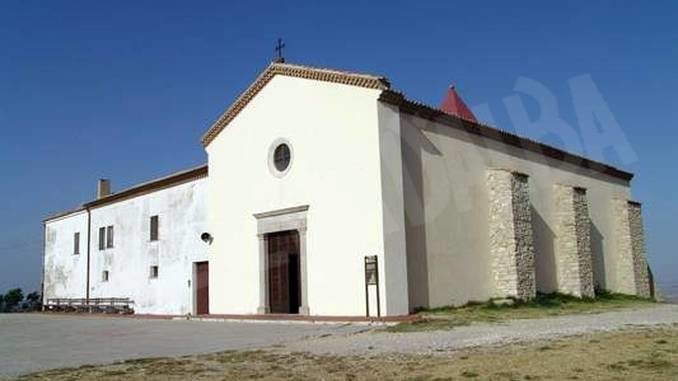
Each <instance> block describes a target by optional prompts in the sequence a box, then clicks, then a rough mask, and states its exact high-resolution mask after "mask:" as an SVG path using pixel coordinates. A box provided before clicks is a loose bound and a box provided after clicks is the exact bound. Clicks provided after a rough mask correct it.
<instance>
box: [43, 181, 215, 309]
mask: <svg viewBox="0 0 678 381" xmlns="http://www.w3.org/2000/svg"><path fill="white" fill-rule="evenodd" d="M205 211H206V204H205V179H198V180H193V181H191V182H187V183H184V184H180V185H176V186H172V187H170V188H166V189H162V190H158V191H154V192H151V193H147V194H144V195H141V196H138V197H134V198H130V199H127V200H123V201H119V202H115V203H112V204H107V205H103V206H100V207H96V208H94V209H92V210H91V234H92V238H91V241H90V298H109V297H127V298H130V299H132V300H133V301H134V303H135V304H134V310H135V312H136V313H141V314H172V315H177V314H182V315H183V314H187V313H194V288H193V284H194V282H195V281H194V279H193V264H194V262H198V261H204V260H207V245H206V244H205V243H204V242H203V241H201V240H200V234H201V233H202V232H204V231H205V230H206V226H205V222H206V221H205V219H206V218H205ZM156 215H157V216H158V220H159V224H158V226H159V228H158V233H159V237H158V240H157V241H151V240H150V218H151V216H156ZM108 226H113V247H112V248H108V247H106V248H104V249H103V250H100V249H99V228H101V227H103V228H106V227H108ZM76 230H78V231H80V232H81V234H80V235H81V242H80V254H79V255H73V233H74V232H75V231H76ZM46 238H47V240H46V242H48V244H46V250H45V297H46V298H74V297H77V298H84V297H85V296H86V277H87V267H86V266H87V264H86V262H87V213H86V212H84V211H83V212H81V213H78V214H75V215H69V216H66V217H64V218H63V219H61V220H56V221H54V222H48V223H47V226H46ZM151 266H158V276H157V277H152V276H151ZM104 271H107V272H108V280H107V281H106V280H104V278H103V272H104Z"/></svg>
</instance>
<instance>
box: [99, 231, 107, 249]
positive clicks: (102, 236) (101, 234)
mask: <svg viewBox="0 0 678 381" xmlns="http://www.w3.org/2000/svg"><path fill="white" fill-rule="evenodd" d="M105 248H106V228H104V227H101V228H99V250H103V249H105Z"/></svg>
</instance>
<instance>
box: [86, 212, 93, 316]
mask: <svg viewBox="0 0 678 381" xmlns="http://www.w3.org/2000/svg"><path fill="white" fill-rule="evenodd" d="M85 210H87V290H86V291H85V298H86V300H87V305H88V306H89V252H90V250H91V249H90V246H91V236H92V213H91V211H90V210H89V207H85Z"/></svg>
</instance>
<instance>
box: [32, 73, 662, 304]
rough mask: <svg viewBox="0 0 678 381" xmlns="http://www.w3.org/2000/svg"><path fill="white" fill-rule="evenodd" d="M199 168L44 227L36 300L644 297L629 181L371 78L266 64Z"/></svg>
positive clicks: (647, 283) (217, 127) (104, 191)
mask: <svg viewBox="0 0 678 381" xmlns="http://www.w3.org/2000/svg"><path fill="white" fill-rule="evenodd" d="M202 144H203V146H204V148H205V151H206V152H207V164H205V165H203V166H200V167H197V168H192V169H188V170H184V171H181V172H177V173H174V174H171V175H169V176H166V177H163V178H159V179H156V180H152V181H149V182H147V183H143V184H139V185H137V186H134V187H131V188H128V189H125V190H121V191H118V192H112V191H111V184H110V182H108V180H100V182H99V185H98V189H97V197H96V198H95V199H93V200H91V201H88V202H86V203H85V204H83V205H82V206H81V207H78V208H76V209H74V210H70V211H67V212H64V213H60V214H57V215H53V216H51V217H49V218H47V219H46V220H45V221H44V225H45V251H44V269H43V291H44V293H43V295H44V298H45V300H48V299H53V298H73V299H75V298H80V299H91V298H129V299H130V300H131V301H133V303H134V311H135V313H140V314H164V315H186V314H191V315H203V314H216V315H256V314H300V315H312V316H339V317H341V316H346V317H348V316H401V315H406V314H409V313H411V312H413V311H415V310H416V309H419V308H433V307H440V306H448V305H456V306H458V305H463V304H465V303H467V302H469V301H483V300H488V299H490V298H495V297H500V298H505V297H512V298H516V299H523V300H529V299H531V298H534V297H535V296H536V294H537V293H551V292H561V293H566V294H571V295H574V296H577V297H594V296H595V293H596V291H598V290H608V291H611V292H618V293H624V294H630V295H638V296H643V297H648V296H650V295H651V292H652V291H651V289H652V287H651V280H650V274H649V268H648V265H647V261H646V256H645V243H644V232H643V223H642V218H641V206H640V204H639V203H637V202H635V201H632V199H631V191H630V186H631V179H632V177H633V175H632V174H631V173H628V172H625V171H623V170H620V169H617V168H614V167H612V166H610V165H607V164H604V163H600V162H597V161H593V160H589V159H587V158H585V157H581V156H579V155H575V154H572V153H568V152H565V151H563V150H561V149H558V148H555V147H552V146H548V145H546V144H542V143H539V142H536V141H533V140H530V139H527V138H523V137H520V136H517V135H515V134H512V133H509V132H505V131H502V130H499V129H496V128H494V127H490V126H487V125H484V124H481V123H479V122H478V121H476V118H475V117H474V116H473V113H472V112H471V111H470V110H469V108H468V107H467V106H466V105H465V104H464V102H463V101H462V100H461V98H460V97H459V95H458V94H457V93H456V91H455V90H454V89H453V88H450V90H449V93H448V94H447V98H446V99H445V101H444V102H443V104H442V105H441V107H431V106H427V105H425V104H421V103H418V102H415V101H412V100H410V99H408V98H407V97H406V96H405V95H404V94H402V93H400V92H398V91H396V90H394V89H392V88H391V85H390V83H389V81H388V80H387V79H386V78H384V77H381V76H374V75H367V74H360V73H351V72H345V71H338V70H330V69H324V68H315V67H309V66H300V65H293V64H288V63H284V62H274V63H272V64H270V65H269V66H268V67H267V68H266V69H265V70H264V71H263V72H262V73H261V74H260V75H259V76H258V77H257V78H256V79H255V80H254V82H252V84H251V85H250V86H249V87H248V88H247V89H246V90H245V91H244V92H243V93H242V94H241V95H240V96H239V97H238V98H237V99H236V100H235V102H234V103H233V104H231V105H230V106H229V107H228V108H227V109H226V111H225V112H224V113H223V115H221V117H220V118H219V119H218V120H217V121H216V122H215V123H214V124H213V125H212V126H211V127H210V128H209V130H208V131H207V132H206V133H205V134H204V136H203V138H202Z"/></svg>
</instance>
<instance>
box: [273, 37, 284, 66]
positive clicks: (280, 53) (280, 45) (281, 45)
mask: <svg viewBox="0 0 678 381" xmlns="http://www.w3.org/2000/svg"><path fill="white" fill-rule="evenodd" d="M284 47H285V43H284V42H283V40H282V38H279V39H278V44H277V45H276V46H275V51H276V52H277V53H278V57H277V58H276V59H275V62H281V63H282V62H285V57H283V48H284Z"/></svg>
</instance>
